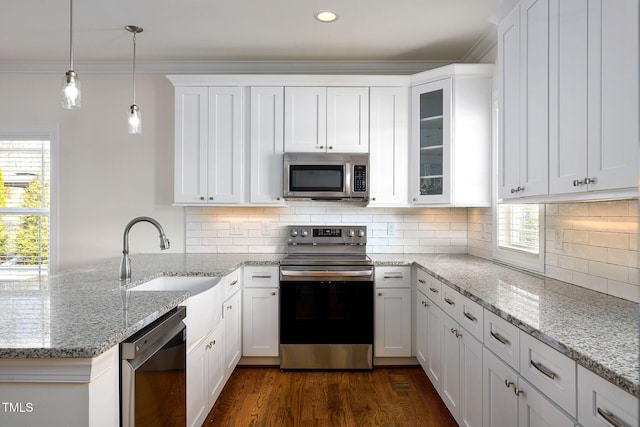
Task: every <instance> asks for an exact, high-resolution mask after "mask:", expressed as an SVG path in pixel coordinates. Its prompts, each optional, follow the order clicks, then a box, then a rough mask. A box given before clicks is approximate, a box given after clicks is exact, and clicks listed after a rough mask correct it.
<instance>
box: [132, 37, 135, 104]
mask: <svg viewBox="0 0 640 427" xmlns="http://www.w3.org/2000/svg"><path fill="white" fill-rule="evenodd" d="M132 80H133V105H135V104H136V32H135V31H134V32H133V73H132Z"/></svg>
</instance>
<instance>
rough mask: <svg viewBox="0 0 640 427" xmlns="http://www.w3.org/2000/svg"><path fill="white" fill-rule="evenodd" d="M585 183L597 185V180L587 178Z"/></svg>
mask: <svg viewBox="0 0 640 427" xmlns="http://www.w3.org/2000/svg"><path fill="white" fill-rule="evenodd" d="M584 183H585V184H595V183H596V179H595V178H585V179H584Z"/></svg>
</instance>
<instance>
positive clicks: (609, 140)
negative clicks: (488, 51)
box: [498, 0, 640, 201]
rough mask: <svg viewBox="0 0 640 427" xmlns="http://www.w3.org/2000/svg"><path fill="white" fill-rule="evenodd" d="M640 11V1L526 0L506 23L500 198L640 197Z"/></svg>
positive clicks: (501, 50)
mask: <svg viewBox="0 0 640 427" xmlns="http://www.w3.org/2000/svg"><path fill="white" fill-rule="evenodd" d="M637 16H638V2H637V0H621V1H617V2H608V1H602V0H522V1H521V2H520V3H519V4H518V5H517V6H516V7H514V9H513V10H512V11H511V12H510V13H509V14H507V15H506V16H505V17H504V19H502V20H501V21H500V23H499V25H498V66H499V68H498V70H499V73H498V74H499V75H498V80H499V85H500V114H499V127H498V136H499V145H498V147H499V148H498V196H499V198H501V199H513V198H518V197H527V198H529V199H530V201H570V200H593V199H608V198H621V197H637V195H638V191H637V182H638V160H637V159H638V141H639V138H640V130H639V125H638V116H639V114H640V111H639V107H638V103H639V98H638V96H639V83H638V73H639V69H638V67H639V65H638V63H639V53H638V52H639V47H640V46H639V41H638V31H639V28H638V19H637ZM518 160H519V161H518ZM547 165H548V169H547Z"/></svg>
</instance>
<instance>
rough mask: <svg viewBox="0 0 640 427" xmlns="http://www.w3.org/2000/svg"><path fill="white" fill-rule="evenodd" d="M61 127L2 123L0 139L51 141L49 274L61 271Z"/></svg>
mask: <svg viewBox="0 0 640 427" xmlns="http://www.w3.org/2000/svg"><path fill="white" fill-rule="evenodd" d="M58 135H59V129H58V126H57V125H47V124H32V125H28V124H26V125H12V124H2V123H0V139H3V140H11V139H13V140H37V139H46V140H48V141H49V174H50V176H49V254H48V274H49V275H52V274H56V273H58V272H59V241H58V213H59V212H58V200H59V194H58V165H59V138H58Z"/></svg>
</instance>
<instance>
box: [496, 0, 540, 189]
mask: <svg viewBox="0 0 640 427" xmlns="http://www.w3.org/2000/svg"><path fill="white" fill-rule="evenodd" d="M548 3H549V0H524V1H522V2H521V3H520V5H518V6H516V7H515V8H514V9H513V10H512V11H511V12H510V13H509V14H508V15H507V16H506V18H505V19H504V20H503V21H501V22H500V25H499V26H498V66H499V68H498V80H499V90H500V108H499V119H498V127H499V129H498V138H499V140H498V198H501V199H508V198H516V197H524V196H539V195H545V194H547V193H548V191H549V188H548V187H549V185H548V180H549V169H548V168H549V166H548V164H549V161H548V151H549V148H548V138H549V136H548V129H549V113H548V109H549V98H548V96H549V89H548V88H549V77H548V69H549V65H548V64H549V53H548V40H549V6H548Z"/></svg>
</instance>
